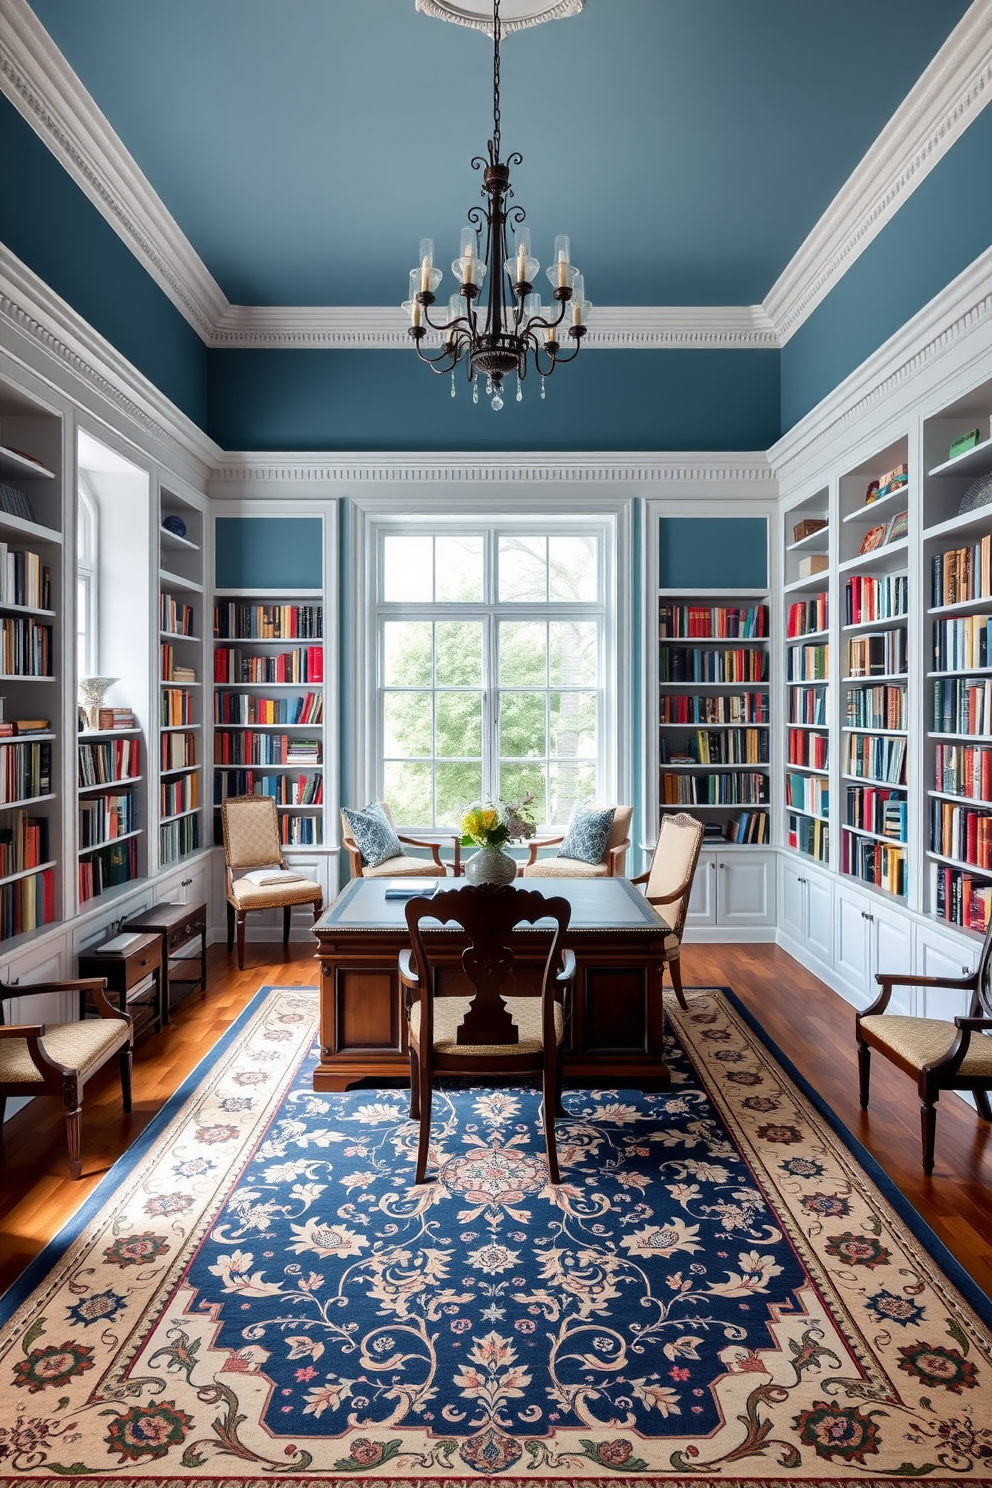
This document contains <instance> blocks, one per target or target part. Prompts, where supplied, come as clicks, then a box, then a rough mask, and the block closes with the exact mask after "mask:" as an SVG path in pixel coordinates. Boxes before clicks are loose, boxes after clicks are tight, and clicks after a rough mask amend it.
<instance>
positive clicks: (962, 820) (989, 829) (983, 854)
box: [930, 801, 992, 868]
mask: <svg viewBox="0 0 992 1488" xmlns="http://www.w3.org/2000/svg"><path fill="white" fill-rule="evenodd" d="M930 847H931V849H932V851H933V852H935V853H940V855H941V856H942V857H944V858H954V859H956V860H957V862H959V863H971V864H972V866H973V867H975V868H992V814H990V813H989V812H988V811H976V810H975V808H974V807H973V806H955V805H954V803H953V802H952V801H931V802H930Z"/></svg>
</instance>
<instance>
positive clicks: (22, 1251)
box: [0, 944, 992, 1295]
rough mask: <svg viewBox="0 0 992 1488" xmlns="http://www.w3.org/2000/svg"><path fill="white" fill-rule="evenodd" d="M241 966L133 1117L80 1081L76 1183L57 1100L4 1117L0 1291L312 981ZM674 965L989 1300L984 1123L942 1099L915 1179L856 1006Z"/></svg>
mask: <svg viewBox="0 0 992 1488" xmlns="http://www.w3.org/2000/svg"><path fill="white" fill-rule="evenodd" d="M247 959H248V965H247V966H246V968H245V970H244V971H243V972H239V971H238V970H237V965H236V962H235V959H234V957H233V956H228V954H227V952H226V950H224V949H223V948H222V947H220V946H213V947H211V949H210V954H209V976H210V990H209V992H208V993H207V994H206V996H203V995H201V994H199V993H194V994H193V995H192V996H190V997H188V998H187V999H186V1000H185V1001H184V1002H182V1003H180V1005H179V1007H178V1008H177V1009H176V1010H175V1012H174V1014H173V1019H172V1022H171V1024H170V1025H169V1027H168V1028H166V1029H164V1030H163V1031H162V1033H160V1034H158V1035H157V1036H155V1037H153V1038H148V1039H146V1040H144V1041H143V1042H142V1043H140V1044H139V1045H138V1048H137V1049H136V1050H135V1059H134V1109H133V1111H132V1112H131V1115H130V1116H128V1117H125V1116H124V1115H123V1114H122V1112H121V1108H120V1086H119V1084H118V1083H117V1079H116V1070H115V1068H114V1067H113V1065H111V1066H108V1068H107V1069H105V1070H103V1071H101V1073H100V1074H99V1075H97V1076H96V1077H95V1078H94V1080H93V1082H92V1084H91V1085H90V1086H88V1087H87V1091H86V1100H85V1104H84V1107H83V1177H82V1178H81V1179H80V1180H79V1181H78V1182H73V1181H72V1180H71V1179H70V1178H69V1176H68V1163H67V1158H66V1152H65V1143H64V1139H63V1121H62V1111H61V1106H60V1105H59V1103H58V1102H57V1101H51V1100H40V1101H34V1102H32V1104H31V1105H30V1106H28V1107H26V1108H25V1109H24V1110H23V1111H21V1112H18V1114H17V1115H16V1116H14V1117H13V1118H12V1119H11V1120H10V1121H9V1122H7V1124H6V1126H5V1127H4V1132H3V1137H4V1152H3V1158H2V1161H0V1291H3V1290H5V1289H6V1288H7V1287H8V1286H10V1284H11V1282H13V1281H14V1280H15V1278H16V1277H17V1276H19V1275H20V1273H21V1272H22V1271H23V1270H24V1267H25V1266H26V1265H27V1264H28V1262H29V1261H30V1260H31V1258H32V1257H33V1256H34V1255H36V1254H37V1252H38V1251H39V1250H40V1249H41V1248H42V1246H44V1244H45V1243H46V1241H48V1240H49V1239H50V1238H51V1237H52V1236H53V1235H55V1234H56V1233H57V1232H58V1230H59V1229H60V1228H61V1226H62V1225H63V1224H64V1223H65V1222H66V1220H67V1219H69V1218H70V1216H71V1215H72V1214H73V1213H74V1212H75V1210H76V1209H77V1208H78V1207H79V1205H80V1204H82V1203H83V1201H84V1200H85V1199H86V1198H87V1196H88V1195H89V1194H90V1193H91V1192H92V1191H93V1189H94V1188H95V1187H96V1185H97V1183H98V1182H99V1180H100V1178H101V1177H102V1176H103V1175H104V1173H105V1172H106V1171H107V1169H108V1168H109V1167H110V1165H111V1164H112V1163H113V1162H114V1160H115V1159H116V1158H117V1157H118V1156H119V1155H120V1154H121V1153H122V1152H123V1151H124V1150H125V1148H126V1147H127V1146H128V1145H129V1144H130V1143H131V1142H133V1141H134V1139H135V1138H136V1137H137V1136H138V1134H139V1133H140V1132H141V1131H142V1129H143V1128H144V1127H145V1126H146V1125H147V1123H148V1122H149V1121H150V1120H151V1118H152V1116H153V1115H154V1114H155V1112H156V1111H157V1110H158V1109H159V1108H160V1106H161V1105H162V1103H163V1102H164V1101H165V1100H166V1099H167V1097H168V1096H169V1095H170V1094H171V1093H172V1092H173V1091H174V1090H175V1089H176V1087H177V1086H178V1085H179V1084H180V1083H181V1081H182V1080H183V1079H185V1077H186V1076H187V1075H188V1074H189V1073H190V1071H191V1070H193V1069H194V1068H195V1066H196V1064H197V1063H198V1061H199V1060H200V1059H201V1058H202V1057H203V1056H204V1054H206V1053H207V1051H208V1050H209V1049H210V1048H211V1046H212V1045H213V1044H214V1042H215V1041H216V1040H217V1039H218V1038H219V1037H220V1036H221V1034H222V1033H223V1032H224V1031H225V1030H226V1029H227V1028H228V1027H229V1026H230V1025H231V1023H232V1022H233V1021H234V1019H235V1018H236V1017H237V1015H238V1013H239V1012H240V1011H241V1009H242V1008H243V1007H244V1006H245V1004H246V1003H248V1002H249V1001H250V1000H251V998H252V996H253V995H254V993H255V992H256V991H257V990H258V988H259V987H260V986H262V985H264V984H265V983H267V982H268V983H276V984H279V985H283V986H286V985H293V986H316V984H317V975H316V971H317V968H316V964H315V962H314V960H313V956H312V952H311V949H310V947H309V945H305V944H300V945H293V946H291V947H290V948H289V950H288V952H287V953H286V954H285V955H284V954H283V948H282V947H281V946H257V945H254V946H249V948H248V958H247ZM682 966H683V971H682V976H683V981H684V982H685V985H686V986H693V985H696V986H702V985H708V984H720V985H726V986H729V987H732V988H733V989H734V991H735V992H736V993H737V994H738V996H739V997H740V998H741V1000H742V1001H743V1002H744V1003H745V1004H746V1005H747V1007H748V1008H749V1009H750V1010H751V1011H752V1012H753V1013H754V1014H755V1016H756V1017H757V1018H758V1019H759V1020H760V1022H761V1024H762V1026H763V1027H764V1028H765V1029H766V1030H767V1032H768V1034H769V1036H770V1037H771V1038H773V1039H774V1040H775V1042H776V1043H777V1044H778V1046H779V1048H780V1049H781V1050H782V1051H783V1053H785V1054H786V1055H788V1057H789V1058H790V1059H791V1060H792V1061H793V1063H794V1064H795V1065H796V1066H797V1068H798V1069H799V1070H800V1071H801V1072H802V1073H803V1074H804V1075H805V1076H806V1078H807V1079H808V1080H809V1081H810V1083H811V1084H812V1085H813V1086H814V1087H815V1089H816V1090H817V1091H819V1093H820V1094H821V1095H822V1096H823V1097H824V1098H825V1099H826V1100H827V1101H828V1102H829V1103H830V1105H831V1106H832V1107H833V1109H834V1110H835V1111H836V1112H837V1114H838V1115H839V1117H840V1118H841V1120H842V1121H844V1122H845V1123H846V1125H847V1126H848V1127H849V1128H850V1129H851V1131H852V1132H854V1134H855V1135H856V1136H858V1137H859V1138H860V1140H861V1141H862V1142H863V1143H864V1145H865V1146H866V1147H867V1148H868V1150H869V1151H870V1152H871V1153H873V1155H874V1156H875V1157H876V1158H877V1159H878V1161H879V1162H880V1163H881V1165H882V1167H883V1168H884V1169H885V1171H886V1172H887V1173H888V1174H889V1176H890V1177H891V1178H892V1180H893V1181H894V1182H895V1183H896V1184H897V1185H898V1187H899V1188H900V1189H901V1190H902V1192H903V1193H904V1194H906V1196H907V1197H908V1198H909V1199H910V1200H911V1202H912V1203H913V1204H914V1205H915V1206H916V1208H917V1209H918V1210H919V1212H920V1213H921V1214H922V1215H923V1217H924V1219H926V1221H927V1223H928V1224H930V1225H931V1226H932V1228H933V1229H934V1230H935V1231H936V1233H937V1234H938V1235H939V1236H940V1238H941V1239H942V1240H943V1241H944V1243H945V1244H946V1245H947V1247H948V1249H949V1250H950V1251H951V1252H952V1254H954V1255H955V1256H956V1257H957V1258H958V1260H959V1261H961V1263H962V1264H963V1265H964V1266H965V1267H966V1269H967V1270H968V1271H969V1273H970V1274H971V1275H972V1276H973V1277H974V1279H975V1280H976V1281H977V1282H978V1284H979V1285H980V1286H981V1287H982V1288H983V1289H984V1290H985V1291H986V1292H987V1293H989V1294H990V1295H992V1247H990V1244H989V1239H988V1237H989V1236H990V1235H992V1129H990V1128H988V1127H986V1126H984V1125H983V1124H982V1122H980V1121H979V1119H978V1117H977V1116H976V1114H975V1112H974V1111H973V1110H972V1109H971V1107H970V1106H968V1105H966V1104H965V1102H963V1101H961V1100H959V1099H958V1098H957V1096H954V1095H946V1096H944V1097H943V1098H942V1099H941V1101H940V1105H939V1107H938V1117H937V1165H936V1169H935V1171H934V1174H933V1177H932V1178H926V1177H924V1175H923V1170H922V1166H921V1163H920V1135H919V1115H918V1111H919V1106H918V1101H917V1098H916V1092H915V1089H914V1086H913V1082H912V1081H911V1080H909V1079H907V1078H906V1076H905V1075H902V1074H900V1073H899V1072H898V1071H897V1070H895V1069H894V1068H893V1067H892V1066H891V1065H889V1064H888V1063H887V1062H886V1061H885V1060H881V1059H876V1060H875V1062H874V1068H873V1072H872V1103H871V1110H870V1112H869V1113H868V1114H867V1115H862V1113H861V1111H860V1109H859V1106H858V1082H857V1069H856V1059H855V1053H854V1010H853V1009H852V1008H851V1007H849V1006H848V1005H847V1003H845V1002H844V1001H843V1000H842V999H841V998H839V997H838V996H837V995H836V994H835V993H833V992H831V991H830V990H829V989H828V988H827V987H825V986H824V985H823V983H822V982H819V981H817V979H816V978H815V977H813V976H811V975H810V974H809V973H808V972H806V971H804V969H803V968H802V967H801V966H799V965H798V964H797V963H796V962H795V961H793V960H792V958H791V957H789V956H787V955H786V954H785V953H784V952H783V951H781V950H779V949H778V948H777V947H776V946H767V945H761V946H747V945H725V946H714V945H709V946H699V945H689V946H686V947H685V950H684V953H683V962H682Z"/></svg>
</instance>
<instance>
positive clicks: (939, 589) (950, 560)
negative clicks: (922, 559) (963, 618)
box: [931, 532, 992, 606]
mask: <svg viewBox="0 0 992 1488" xmlns="http://www.w3.org/2000/svg"><path fill="white" fill-rule="evenodd" d="M931 570H932V574H933V604H934V605H935V606H937V605H952V604H963V603H964V602H965V601H966V600H969V599H986V598H989V597H992V533H990V532H986V534H985V536H984V537H983V538H981V539H980V540H979V541H978V542H977V543H973V544H971V545H970V546H969V547H965V548H949V549H948V550H947V552H946V553H935V554H934V556H933V560H932V565H931Z"/></svg>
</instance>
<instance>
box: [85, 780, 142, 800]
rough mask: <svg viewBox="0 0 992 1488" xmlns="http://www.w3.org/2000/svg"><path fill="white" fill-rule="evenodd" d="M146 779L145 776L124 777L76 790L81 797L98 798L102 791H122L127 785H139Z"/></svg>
mask: <svg viewBox="0 0 992 1488" xmlns="http://www.w3.org/2000/svg"><path fill="white" fill-rule="evenodd" d="M144 778H145V777H144V776H143V775H122V776H121V777H120V778H119V779H118V780H101V781H100V782H99V783H98V784H96V785H78V786H77V787H76V789H77V791H78V792H79V794H80V795H81V796H94V795H96V796H98V795H99V794H100V792H101V791H109V790H121V789H123V787H124V786H127V785H137V783H138V781H139V780H144Z"/></svg>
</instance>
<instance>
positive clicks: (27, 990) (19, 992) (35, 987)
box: [0, 977, 107, 998]
mask: <svg viewBox="0 0 992 1488" xmlns="http://www.w3.org/2000/svg"><path fill="white" fill-rule="evenodd" d="M106 985H107V978H106V977H77V978H76V979H75V980H70V981H66V982H4V983H3V984H2V986H0V995H2V996H3V997H4V998H8V997H34V996H35V994H36V993H38V992H98V991H102V990H103V989H104V988H105V987H106Z"/></svg>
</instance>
